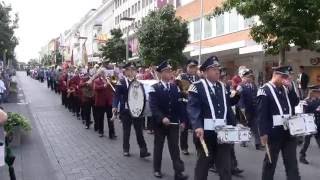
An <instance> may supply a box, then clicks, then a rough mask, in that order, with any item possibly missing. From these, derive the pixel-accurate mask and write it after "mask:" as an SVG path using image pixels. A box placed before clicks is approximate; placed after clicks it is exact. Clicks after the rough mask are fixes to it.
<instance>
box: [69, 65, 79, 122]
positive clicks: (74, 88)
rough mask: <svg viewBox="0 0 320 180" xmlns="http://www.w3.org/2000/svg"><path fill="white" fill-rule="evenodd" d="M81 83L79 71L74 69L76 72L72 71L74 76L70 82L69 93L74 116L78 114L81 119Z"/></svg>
mask: <svg viewBox="0 0 320 180" xmlns="http://www.w3.org/2000/svg"><path fill="white" fill-rule="evenodd" d="M79 83H80V76H79V71H78V70H77V69H76V70H74V74H73V73H72V77H71V78H70V80H69V83H68V93H69V98H70V105H71V110H72V112H73V115H74V116H77V118H78V119H80V100H79V91H78V90H79Z"/></svg>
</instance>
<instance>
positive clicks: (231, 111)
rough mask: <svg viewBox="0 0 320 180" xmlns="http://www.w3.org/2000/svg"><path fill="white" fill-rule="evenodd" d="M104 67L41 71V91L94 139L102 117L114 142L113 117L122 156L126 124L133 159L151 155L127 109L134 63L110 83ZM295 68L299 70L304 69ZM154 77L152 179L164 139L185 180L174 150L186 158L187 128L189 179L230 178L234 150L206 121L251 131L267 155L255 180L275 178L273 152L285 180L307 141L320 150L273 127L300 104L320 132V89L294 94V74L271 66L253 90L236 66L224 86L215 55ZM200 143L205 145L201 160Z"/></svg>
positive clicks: (164, 66)
mask: <svg viewBox="0 0 320 180" xmlns="http://www.w3.org/2000/svg"><path fill="white" fill-rule="evenodd" d="M108 67H109V62H108V61H103V62H102V63H101V64H100V67H99V65H95V66H94V67H92V68H88V69H85V70H84V69H76V68H72V67H65V68H63V69H62V68H60V69H59V68H56V69H55V68H52V69H50V70H49V71H47V72H46V75H47V83H48V87H49V88H52V89H53V90H55V91H56V92H57V93H61V99H62V104H63V105H64V106H65V107H66V108H67V109H69V111H70V112H72V113H73V114H74V116H76V117H77V118H78V119H79V120H80V119H81V120H82V121H83V124H84V125H85V128H86V129H89V128H90V127H91V125H92V123H93V129H94V131H96V132H97V133H98V134H99V136H100V137H103V136H104V131H105V130H104V119H105V117H104V116H105V114H106V119H107V124H108V128H109V131H108V133H109V138H110V139H115V138H116V137H117V136H116V132H115V128H114V120H115V119H116V117H117V116H118V117H119V119H120V120H121V123H122V127H123V155H124V156H127V157H129V156H130V151H132V150H131V149H130V142H129V139H130V131H131V126H132V125H133V127H134V130H135V132H136V133H135V134H136V136H137V137H136V139H137V142H138V145H139V147H140V157H141V158H146V157H148V156H151V153H150V147H149V149H148V146H147V144H146V142H145V139H144V135H143V128H144V124H145V118H144V117H143V118H133V117H132V116H131V114H130V112H129V110H128V104H127V101H128V87H129V85H130V83H131V82H132V81H134V80H135V79H136V78H137V77H136V72H137V68H136V66H135V64H134V63H127V64H125V65H124V66H123V67H122V68H123V76H122V77H121V78H120V79H117V78H114V77H113V75H106V72H108ZM300 68H301V71H303V67H300ZM98 69H99V70H98ZM154 70H155V71H156V72H155V71H152V72H151V74H152V75H153V76H154V77H157V80H159V82H158V83H156V84H154V85H153V86H152V87H153V89H152V90H151V92H150V93H149V104H150V109H151V112H152V117H148V124H149V125H148V128H149V129H150V130H151V133H153V134H154V147H153V153H152V154H153V172H154V174H153V175H154V176H155V177H157V178H162V176H163V175H162V171H161V161H162V154H163V148H164V142H165V139H167V143H168V148H169V152H170V156H171V159H172V165H173V169H174V172H175V174H174V179H175V180H184V179H188V176H187V175H186V174H184V170H185V167H184V166H185V165H184V162H183V161H182V160H181V158H180V151H181V152H182V153H183V154H184V155H188V154H189V152H188V134H189V133H188V131H189V130H190V129H193V139H194V144H195V147H196V151H197V162H196V167H195V172H194V177H193V178H192V179H195V180H206V179H207V177H208V171H213V172H215V173H217V174H218V175H219V177H220V180H231V179H232V175H239V174H241V173H242V172H243V170H241V169H239V168H238V164H237V159H236V155H235V149H234V145H233V144H228V143H219V142H218V140H217V133H216V132H215V129H214V128H213V127H214V126H213V125H211V126H208V120H212V119H215V120H217V121H218V120H223V122H225V125H234V126H235V125H236V124H242V125H244V126H247V127H250V129H251V132H252V137H253V139H254V143H255V148H256V149H257V150H263V151H264V150H266V149H267V148H268V152H269V153H266V155H265V159H264V161H263V162H262V164H263V170H262V175H261V179H262V180H273V179H274V173H275V169H276V164H277V160H278V156H279V153H280V151H281V153H282V157H283V163H284V166H285V169H286V176H287V179H288V180H300V179H301V177H300V174H299V169H298V160H299V161H300V162H301V163H304V164H308V161H307V158H306V152H307V149H308V146H309V144H310V139H311V137H312V136H315V138H316V140H317V143H318V145H319V147H320V134H319V133H317V134H315V135H308V136H305V137H304V138H301V137H300V138H298V137H294V136H291V135H290V133H289V131H288V130H287V129H286V128H284V126H283V124H276V125H275V124H274V122H275V119H274V118H275V117H280V118H281V117H282V116H283V115H294V114H295V108H294V107H295V106H297V105H298V103H299V101H300V100H305V113H313V114H314V115H315V118H316V123H317V125H318V127H320V126H319V121H320V120H319V114H320V86H319V85H318V86H317V85H314V86H311V87H309V88H308V89H309V92H307V93H306V92H305V91H303V92H302V93H301V92H299V89H300V88H301V85H303V84H301V83H302V82H301V81H300V82H298V84H295V82H294V80H293V78H292V77H293V76H292V75H293V73H294V72H293V71H292V68H291V67H290V66H279V67H274V68H273V74H272V78H271V79H270V81H269V82H267V83H266V84H264V85H263V86H261V87H257V85H255V79H254V75H253V71H252V70H250V69H248V68H246V67H245V66H241V67H240V68H239V71H238V76H235V77H234V78H233V79H232V81H230V80H228V79H227V74H226V69H225V68H222V67H221V66H220V62H219V60H218V58H217V57H216V56H212V57H210V58H208V59H207V60H205V61H204V62H203V64H201V65H199V64H198V62H197V61H195V60H189V61H188V62H187V64H186V72H185V73H181V74H178V75H174V74H173V71H172V67H171V65H170V61H169V60H166V61H163V62H162V63H160V64H159V65H158V66H156V68H155V69H154ZM199 72H201V73H199ZM57 74H58V76H57ZM299 78H300V80H301V78H303V77H302V76H301V75H299ZM114 80H116V81H117V82H114ZM176 80H185V81H188V82H189V83H190V86H189V88H188V90H187V91H186V92H184V91H182V89H181V87H180V86H178V85H177V83H176V82H177V81H176ZM91 110H92V114H93V121H92V120H91ZM212 111H213V112H212ZM210 122H211V121H210ZM212 122H213V121H212ZM150 124H152V126H151V125H150ZM177 124H178V125H177ZM209 124H210V123H209ZM189 138H190V137H189ZM301 139H304V140H302V141H301ZM201 140H204V142H205V144H206V145H207V148H208V151H209V152H208V154H209V155H208V156H207V155H206V152H205V150H204V148H203V146H202V142H201ZM298 144H299V145H302V148H301V151H300V157H299V159H298V158H297V155H296V150H297V145H298ZM179 145H180V147H179ZM241 146H243V147H246V146H248V144H246V143H242V144H241ZM270 159H272V161H270Z"/></svg>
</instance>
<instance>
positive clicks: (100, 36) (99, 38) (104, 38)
mask: <svg viewBox="0 0 320 180" xmlns="http://www.w3.org/2000/svg"><path fill="white" fill-rule="evenodd" d="M96 40H97V41H98V42H99V43H104V42H106V41H107V40H108V35H107V34H98V35H97V36H96Z"/></svg>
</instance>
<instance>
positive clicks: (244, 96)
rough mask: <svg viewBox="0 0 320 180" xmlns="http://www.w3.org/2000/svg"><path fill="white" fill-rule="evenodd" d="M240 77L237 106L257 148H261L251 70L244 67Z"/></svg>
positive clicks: (255, 89)
mask: <svg viewBox="0 0 320 180" xmlns="http://www.w3.org/2000/svg"><path fill="white" fill-rule="evenodd" d="M240 77H241V79H242V83H241V85H240V87H241V98H240V101H239V103H238V106H239V108H240V110H241V111H242V113H243V114H244V116H245V119H246V121H247V124H248V126H249V127H250V129H251V131H252V134H253V136H254V140H255V145H256V149H257V150H262V147H261V143H260V136H259V132H258V125H257V122H256V105H257V91H258V89H257V86H256V85H255V84H254V76H253V71H252V70H251V69H248V68H245V69H243V70H242V71H241V72H240Z"/></svg>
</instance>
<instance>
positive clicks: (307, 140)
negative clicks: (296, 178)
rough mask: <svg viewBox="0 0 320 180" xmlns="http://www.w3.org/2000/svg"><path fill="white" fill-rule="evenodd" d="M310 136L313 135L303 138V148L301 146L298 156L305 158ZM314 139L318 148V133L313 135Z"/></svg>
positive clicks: (319, 139) (319, 140) (319, 137)
mask: <svg viewBox="0 0 320 180" xmlns="http://www.w3.org/2000/svg"><path fill="white" fill-rule="evenodd" d="M312 136H313V135H308V136H305V137H304V143H303V146H302V148H301V150H300V156H302V157H306V152H307V150H308V148H309V145H310V141H311V138H312ZM314 137H315V138H316V141H317V144H318V146H319V147H320V135H319V133H317V134H315V135H314Z"/></svg>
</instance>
